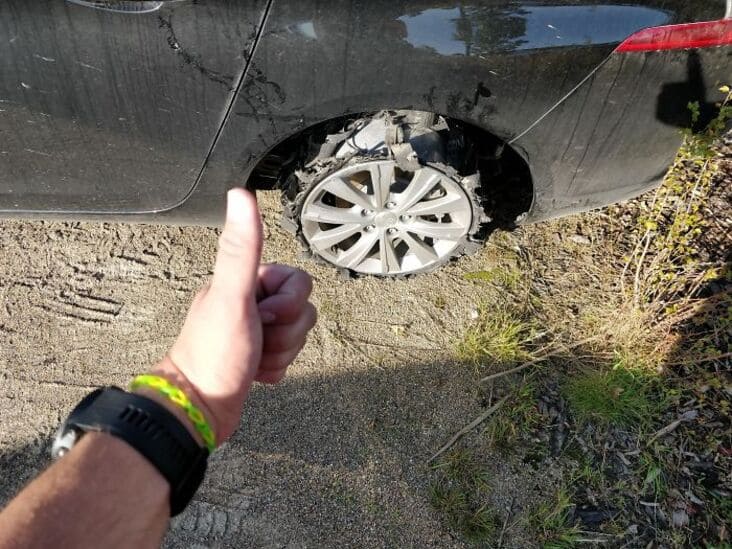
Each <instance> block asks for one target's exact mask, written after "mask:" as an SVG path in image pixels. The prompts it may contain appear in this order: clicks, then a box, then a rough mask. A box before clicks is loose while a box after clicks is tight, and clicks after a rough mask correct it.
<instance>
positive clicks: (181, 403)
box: [130, 374, 216, 452]
mask: <svg viewBox="0 0 732 549" xmlns="http://www.w3.org/2000/svg"><path fill="white" fill-rule="evenodd" d="M141 388H147V389H152V390H153V391H155V392H156V393H158V394H160V395H163V396H164V397H165V398H167V399H168V400H169V401H171V402H172V403H173V404H175V405H176V406H178V407H179V408H182V409H183V411H185V413H186V416H188V419H190V420H191V423H193V427H194V428H195V429H196V432H197V433H198V434H199V435H201V438H202V439H203V442H204V444H205V445H206V448H208V451H209V452H213V451H214V450H215V449H216V435H215V434H214V431H213V429H212V428H211V425H210V424H209V423H208V421H206V417H205V416H204V415H203V412H201V410H200V409H199V408H197V407H196V406H195V405H194V404H193V403H192V402H191V399H190V398H188V395H186V394H185V393H184V392H183V391H182V390H181V389H179V388H178V387H176V386H175V385H173V384H172V383H171V382H170V381H168V380H167V379H165V378H164V377H160V376H154V375H150V374H144V375H141V376H137V377H136V378H135V379H133V380H132V383H130V390H131V391H134V390H136V389H141Z"/></svg>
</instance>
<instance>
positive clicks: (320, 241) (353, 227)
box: [310, 223, 361, 250]
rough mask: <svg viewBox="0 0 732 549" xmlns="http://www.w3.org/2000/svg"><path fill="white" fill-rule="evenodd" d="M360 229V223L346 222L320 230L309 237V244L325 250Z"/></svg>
mask: <svg viewBox="0 0 732 549" xmlns="http://www.w3.org/2000/svg"><path fill="white" fill-rule="evenodd" d="M360 230H361V225H360V224H356V223H348V224H346V225H341V226H340V227H336V228H335V229H329V230H327V231H322V232H320V233H318V234H316V235H315V236H313V237H312V238H311V239H310V244H312V245H313V247H314V248H317V249H318V250H327V249H328V248H331V247H332V246H335V245H336V244H339V243H341V242H343V241H344V240H345V239H346V238H348V237H349V236H353V235H354V234H356V233H357V232H358V231H360Z"/></svg>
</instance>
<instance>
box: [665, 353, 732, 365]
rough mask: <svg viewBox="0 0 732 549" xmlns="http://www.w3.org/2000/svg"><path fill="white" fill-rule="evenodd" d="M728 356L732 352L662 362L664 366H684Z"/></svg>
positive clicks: (731, 355)
mask: <svg viewBox="0 0 732 549" xmlns="http://www.w3.org/2000/svg"><path fill="white" fill-rule="evenodd" d="M730 357H732V353H724V354H721V355H717V356H707V357H704V358H696V359H690V360H682V361H680V362H669V363H668V364H664V366H686V365H688V364H701V363H702V362H714V361H715V360H722V359H723V358H730Z"/></svg>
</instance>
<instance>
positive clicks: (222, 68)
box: [0, 0, 266, 213]
mask: <svg viewBox="0 0 732 549" xmlns="http://www.w3.org/2000/svg"><path fill="white" fill-rule="evenodd" d="M127 4H130V5H134V4H132V3H130V2H128V3H127ZM148 4H152V5H155V4H156V3H155V2H148ZM265 6H266V3H265V2H264V1H262V0H247V1H246V2H238V1H229V2H226V1H217V2H201V3H192V2H173V3H171V4H165V5H163V7H162V8H161V9H159V10H155V11H152V12H149V13H121V12H109V11H104V10H99V9H94V8H92V7H88V6H81V5H75V4H72V3H69V2H63V1H58V0H33V1H32V2H29V1H26V0H3V1H2V2H0V42H2V43H3V44H4V46H3V49H4V50H3V54H2V55H0V109H1V110H2V112H0V149H1V151H0V209H3V210H50V211H69V212H110V213H125V212H134V211H154V210H161V209H167V208H170V207H173V206H175V205H176V204H178V203H179V202H180V201H181V200H182V199H183V198H184V197H185V196H186V195H187V194H188V192H189V191H190V190H191V188H192V187H193V186H194V184H195V182H196V180H197V178H198V176H199V174H200V171H201V168H202V166H203V164H204V161H205V159H206V157H207V155H208V153H209V150H210V148H211V145H212V143H213V140H214V137H215V135H216V133H217V132H218V130H219V128H220V126H221V123H222V120H223V117H224V113H225V112H226V110H227V109H228V107H229V106H230V103H231V99H232V97H233V90H234V89H235V86H236V84H237V83H238V81H239V79H240V78H241V75H242V73H243V71H244V68H245V65H246V61H247V59H248V55H249V53H250V52H251V49H252V47H253V45H254V38H255V36H256V31H257V29H258V25H259V24H260V23H261V20H262V16H263V14H264V9H265Z"/></svg>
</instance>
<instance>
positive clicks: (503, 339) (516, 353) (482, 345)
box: [457, 306, 533, 366]
mask: <svg viewBox="0 0 732 549" xmlns="http://www.w3.org/2000/svg"><path fill="white" fill-rule="evenodd" d="M532 331H533V330H532V327H531V325H530V324H529V323H528V322H526V321H525V320H523V319H522V318H520V317H518V316H517V315H515V314H513V313H512V312H510V311H508V310H506V309H502V310H501V309H491V308H489V307H487V306H482V307H481V308H480V311H479V312H478V319H477V321H476V322H475V324H474V325H473V326H472V327H471V328H469V329H468V331H467V332H466V333H465V335H464V336H463V339H462V341H461V342H460V343H459V344H458V348H457V356H458V358H459V359H460V360H463V361H464V362H468V363H471V364H474V365H476V366H482V365H485V364H486V363H510V362H517V361H520V360H525V359H526V358H528V357H529V356H530V354H529V352H528V351H527V349H526V344H527V342H528V341H529V340H530V339H531V333H532Z"/></svg>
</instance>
